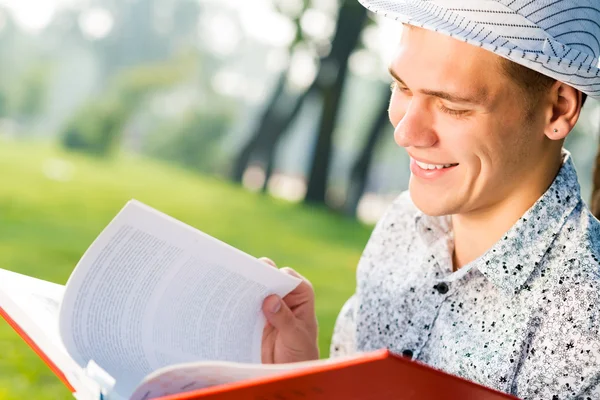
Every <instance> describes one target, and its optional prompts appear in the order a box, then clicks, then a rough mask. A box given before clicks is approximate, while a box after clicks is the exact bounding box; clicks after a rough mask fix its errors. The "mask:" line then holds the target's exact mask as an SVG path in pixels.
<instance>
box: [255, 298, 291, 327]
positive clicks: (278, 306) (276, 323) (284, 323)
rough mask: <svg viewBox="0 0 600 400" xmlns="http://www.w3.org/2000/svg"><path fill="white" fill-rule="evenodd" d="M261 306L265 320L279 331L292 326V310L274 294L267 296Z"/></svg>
mask: <svg viewBox="0 0 600 400" xmlns="http://www.w3.org/2000/svg"><path fill="white" fill-rule="evenodd" d="M262 308H263V313H264V314H265V317H266V318H267V321H269V323H270V324H271V325H273V327H275V329H277V330H278V331H279V332H281V333H284V332H286V331H291V330H292V329H293V328H294V326H295V322H296V321H295V320H296V318H295V317H294V314H293V313H292V310H290V308H289V307H288V306H287V304H285V302H284V301H283V300H281V298H280V297H279V296H277V295H276V294H274V295H271V296H269V297H267V298H266V299H265V301H264V303H263V307H262Z"/></svg>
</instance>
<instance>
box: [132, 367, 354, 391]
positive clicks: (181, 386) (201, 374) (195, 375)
mask: <svg viewBox="0 0 600 400" xmlns="http://www.w3.org/2000/svg"><path fill="white" fill-rule="evenodd" d="M357 358H358V357H357ZM339 362H340V360H339V359H338V360H333V359H323V360H316V361H306V362H299V363H291V364H242V363H230V362H200V363H187V364H180V365H175V366H170V367H165V368H161V369H160V370H158V371H155V372H153V373H152V374H150V375H149V376H148V377H146V378H145V379H144V381H143V382H142V384H141V385H140V386H139V387H138V388H137V389H136V390H135V392H134V393H133V395H132V396H131V398H130V400H149V399H154V398H157V397H163V396H168V395H172V394H178V393H185V392H189V391H192V390H198V389H204V388H208V387H212V386H219V385H223V384H225V383H232V382H239V381H243V380H247V379H253V378H260V377H264V376H271V375H276V374H280V373H282V372H288V371H291V370H299V369H302V368H311V367H315V366H319V365H326V364H334V363H339Z"/></svg>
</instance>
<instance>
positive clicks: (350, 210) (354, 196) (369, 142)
mask: <svg viewBox="0 0 600 400" xmlns="http://www.w3.org/2000/svg"><path fill="white" fill-rule="evenodd" d="M381 97H382V100H383V102H382V105H381V106H380V109H379V112H378V113H377V114H376V115H375V118H374V121H373V124H372V126H371V129H370V131H369V132H368V134H367V137H366V140H365V143H364V145H363V147H362V149H361V151H360V152H359V155H358V156H357V157H356V160H355V161H354V164H353V165H352V168H351V170H350V182H349V184H348V193H347V195H346V201H345V204H344V213H346V214H348V215H352V216H354V215H356V209H357V208H358V203H359V201H360V199H361V197H362V196H363V194H364V192H365V188H366V186H367V178H368V176H369V171H370V168H371V164H372V161H373V156H374V154H375V149H376V145H377V143H378V141H379V139H380V138H381V136H382V134H383V133H384V132H385V128H386V127H387V126H388V125H389V115H388V108H389V107H388V106H389V98H390V89H389V85H384V86H383V89H382V96H381Z"/></svg>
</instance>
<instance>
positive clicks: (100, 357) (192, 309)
mask: <svg viewBox="0 0 600 400" xmlns="http://www.w3.org/2000/svg"><path fill="white" fill-rule="evenodd" d="M299 282H300V281H299V280H298V279H296V278H294V277H291V276H288V275H286V274H283V273H281V272H280V271H278V270H277V269H275V268H273V267H271V266H269V265H266V264H264V263H262V262H260V261H258V260H257V259H255V258H253V257H251V256H249V255H247V254H245V253H243V252H241V251H239V250H237V249H234V248H233V247H231V246H228V245H227V244H225V243H222V242H220V241H218V240H216V239H214V238H212V237H210V236H208V235H206V234H204V233H202V232H200V231H198V230H196V229H193V228H191V227H189V226H187V225H185V224H183V223H181V222H179V221H176V220H175V219H173V218H170V217H168V216H166V215H164V214H162V213H159V212H158V211H156V210H154V209H152V208H150V207H147V206H145V205H143V204H141V203H139V202H136V201H131V202H129V203H128V204H127V205H126V207H125V208H124V209H123V210H122V211H121V212H120V213H119V214H118V215H117V217H115V219H114V220H113V221H112V222H111V223H110V224H109V225H108V227H107V228H106V229H105V230H104V231H103V232H102V234H101V235H100V236H99V237H98V238H97V239H96V241H95V242H94V243H93V245H92V246H91V247H90V248H89V249H88V251H87V252H86V254H85V255H84V257H83V258H82V259H81V261H80V262H79V264H78V265H77V267H76V269H75V271H74V272H73V274H72V275H71V278H70V279H69V282H68V283H67V289H66V292H65V297H64V300H63V303H62V306H61V310H60V332H61V336H62V339H63V342H64V344H65V347H66V348H67V350H68V351H69V353H70V354H71V355H72V357H73V358H74V359H75V360H76V361H77V362H78V363H79V364H81V365H86V364H87V362H88V361H89V360H90V359H92V360H94V362H95V363H96V364H98V365H99V366H100V367H102V368H103V369H104V370H105V371H106V372H107V373H108V374H110V375H111V376H112V377H114V378H115V379H116V386H115V388H114V391H115V392H116V393H118V394H119V395H121V396H124V397H128V396H129V395H130V394H131V393H132V392H133V390H134V388H135V387H136V386H137V384H138V383H139V382H140V381H141V380H142V379H143V378H144V376H146V375H147V374H149V373H150V372H152V371H154V370H156V369H158V368H161V367H164V366H167V365H172V364H177V363H182V362H190V361H199V360H220V361H236V362H245V363H260V361H261V337H262V331H263V329H264V325H265V318H264V316H263V314H262V311H261V305H262V302H263V300H264V299H265V298H266V297H267V296H268V295H270V294H272V293H276V294H278V295H280V296H285V295H286V294H287V293H289V292H290V291H291V290H293V288H295V287H296V286H297V285H298V283H299Z"/></svg>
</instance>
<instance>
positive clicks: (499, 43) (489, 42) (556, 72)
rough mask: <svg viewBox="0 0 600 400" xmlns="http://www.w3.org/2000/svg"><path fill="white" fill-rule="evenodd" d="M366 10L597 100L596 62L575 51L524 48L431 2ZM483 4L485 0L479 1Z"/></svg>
mask: <svg viewBox="0 0 600 400" xmlns="http://www.w3.org/2000/svg"><path fill="white" fill-rule="evenodd" d="M358 1H359V2H360V3H361V4H362V5H363V6H364V7H365V8H367V9H368V10H369V11H371V12H374V13H376V14H378V15H381V16H383V17H387V18H392V19H395V20H397V21H399V22H402V23H405V24H409V25H413V26H417V27H420V28H424V29H428V30H432V31H435V32H438V33H441V34H444V35H447V36H450V37H453V38H455V39H457V40H460V41H463V42H466V43H469V44H471V45H474V46H478V47H481V48H483V49H485V50H488V51H491V52H493V53H495V54H497V55H499V56H501V57H504V58H506V59H508V60H511V61H513V62H515V63H517V64H520V65H523V66H525V67H527V68H530V69H532V70H534V71H537V72H539V73H541V74H543V75H546V76H549V77H551V78H553V79H556V80H558V81H560V82H564V83H566V84H568V85H570V86H573V87H574V88H576V89H577V90H580V91H581V92H583V93H586V94H587V95H588V96H590V97H593V98H596V99H600V68H599V65H598V59H596V58H594V57H591V56H587V57H585V56H586V55H585V54H584V53H582V52H580V51H579V50H577V49H573V48H571V49H569V48H566V47H565V46H564V45H562V44H560V43H558V42H555V41H553V40H547V41H546V43H545V46H544V51H540V50H531V49H525V48H523V47H522V46H519V44H518V43H516V42H515V41H514V40H513V39H512V38H511V37H509V38H507V37H505V36H502V35H501V34H499V33H498V32H497V31H495V30H493V29H490V27H489V25H485V24H481V23H478V22H476V21H472V20H471V19H470V18H468V17H467V16H465V15H463V14H461V13H460V12H457V11H454V10H449V9H445V8H443V7H440V6H439V5H436V4H434V3H433V2H425V1H418V2H417V1H414V0H412V1H410V0H408V1H403V0H394V1H390V0H385V1H382V0H358ZM480 1H485V0H480Z"/></svg>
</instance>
